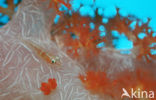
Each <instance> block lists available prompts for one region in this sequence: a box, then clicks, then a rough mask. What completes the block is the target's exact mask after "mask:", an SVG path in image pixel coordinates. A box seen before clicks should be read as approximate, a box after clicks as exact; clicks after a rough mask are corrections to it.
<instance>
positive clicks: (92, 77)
mask: <svg viewBox="0 0 156 100" xmlns="http://www.w3.org/2000/svg"><path fill="white" fill-rule="evenodd" d="M155 75H156V74H154V72H152V71H151V70H149V69H144V68H137V69H136V71H133V72H130V71H126V70H125V71H124V72H121V73H120V74H118V75H117V76H116V78H115V79H113V80H111V79H109V78H107V76H106V73H105V72H100V71H97V72H95V71H88V72H86V75H80V76H79V78H80V80H81V81H82V83H83V85H84V87H85V88H86V89H87V90H89V91H90V92H91V93H96V94H102V95H104V94H105V95H109V96H111V97H113V98H116V99H119V100H120V99H121V98H120V96H121V94H122V88H125V89H126V90H127V91H128V92H129V93H130V91H129V90H130V89H131V88H133V89H136V90H137V89H138V88H140V89H141V90H146V91H150V90H152V91H155V92H156V89H155V84H156V76H155Z"/></svg>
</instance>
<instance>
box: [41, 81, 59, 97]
mask: <svg viewBox="0 0 156 100" xmlns="http://www.w3.org/2000/svg"><path fill="white" fill-rule="evenodd" d="M56 87H57V83H56V79H51V78H50V79H49V80H48V83H45V82H43V83H42V84H41V87H40V90H41V91H42V92H43V93H44V95H49V94H50V93H51V92H52V91H53V90H55V89H56Z"/></svg>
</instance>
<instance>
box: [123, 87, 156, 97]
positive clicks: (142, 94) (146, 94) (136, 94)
mask: <svg viewBox="0 0 156 100" xmlns="http://www.w3.org/2000/svg"><path fill="white" fill-rule="evenodd" d="M122 91H123V93H122V95H121V98H123V97H129V98H154V91H142V90H141V89H140V88H138V89H137V90H134V89H133V88H131V89H130V93H128V92H127V90H126V89H125V88H122Z"/></svg>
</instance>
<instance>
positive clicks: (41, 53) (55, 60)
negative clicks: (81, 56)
mask: <svg viewBox="0 0 156 100" xmlns="http://www.w3.org/2000/svg"><path fill="white" fill-rule="evenodd" d="M22 42H23V44H25V45H26V46H27V47H29V48H30V49H31V50H32V51H33V52H34V53H35V54H36V55H37V56H38V57H40V58H41V59H43V60H44V61H46V62H47V63H49V64H56V65H61V62H60V57H58V56H54V54H52V53H48V52H46V51H45V50H44V49H43V48H41V47H40V46H39V45H37V44H36V43H34V42H32V41H31V40H22Z"/></svg>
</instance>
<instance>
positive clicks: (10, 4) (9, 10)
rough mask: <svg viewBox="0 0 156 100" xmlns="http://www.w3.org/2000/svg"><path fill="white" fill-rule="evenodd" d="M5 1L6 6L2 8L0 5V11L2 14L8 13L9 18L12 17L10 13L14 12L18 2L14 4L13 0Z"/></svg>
mask: <svg viewBox="0 0 156 100" xmlns="http://www.w3.org/2000/svg"><path fill="white" fill-rule="evenodd" d="M7 3H8V8H2V7H0V12H1V13H2V14H6V15H8V16H9V17H10V18H12V15H13V14H14V12H15V7H16V6H17V5H18V4H19V3H18V4H17V5H15V4H14V0H7Z"/></svg>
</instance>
